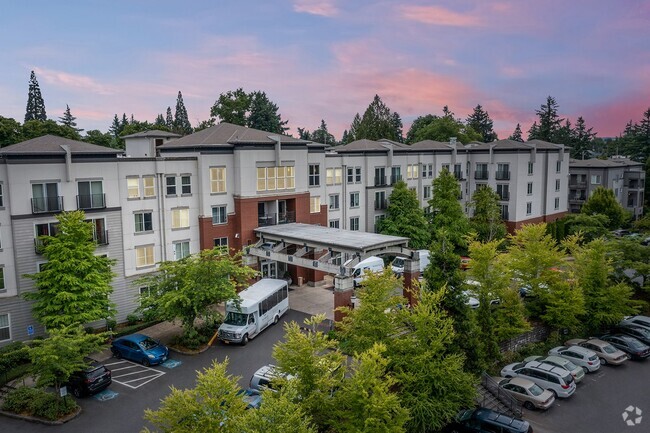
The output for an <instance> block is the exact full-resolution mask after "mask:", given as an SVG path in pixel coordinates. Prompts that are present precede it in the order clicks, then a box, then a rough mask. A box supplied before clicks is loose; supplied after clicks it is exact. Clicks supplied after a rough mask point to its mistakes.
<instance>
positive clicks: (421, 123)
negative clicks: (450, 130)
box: [406, 114, 438, 144]
mask: <svg viewBox="0 0 650 433" xmlns="http://www.w3.org/2000/svg"><path fill="white" fill-rule="evenodd" d="M437 118H438V116H435V115H433V114H427V115H426V116H419V117H417V118H416V119H415V120H414V121H413V123H411V127H410V128H409V131H408V132H407V133H406V143H408V144H413V143H415V142H416V141H417V140H416V139H415V137H416V135H417V134H418V132H419V131H420V129H422V128H424V127H425V126H427V125H428V124H429V123H431V122H432V121H433V120H435V119H437Z"/></svg>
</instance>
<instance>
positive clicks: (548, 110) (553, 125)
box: [529, 96, 564, 143]
mask: <svg viewBox="0 0 650 433" xmlns="http://www.w3.org/2000/svg"><path fill="white" fill-rule="evenodd" d="M558 108H559V105H558V103H557V101H556V100H555V98H553V97H552V96H548V97H547V98H546V104H542V105H541V106H540V108H539V110H535V114H537V116H538V117H539V132H538V134H537V137H535V138H538V139H539V140H544V141H548V142H551V143H556V142H557V141H556V139H557V137H556V134H557V133H558V131H559V130H560V128H561V125H562V122H564V119H563V118H560V116H559V115H558V113H557V110H558ZM529 134H530V133H529Z"/></svg>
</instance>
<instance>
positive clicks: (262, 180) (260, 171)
mask: <svg viewBox="0 0 650 433" xmlns="http://www.w3.org/2000/svg"><path fill="white" fill-rule="evenodd" d="M257 190H258V191H266V168H265V167H258V168H257Z"/></svg>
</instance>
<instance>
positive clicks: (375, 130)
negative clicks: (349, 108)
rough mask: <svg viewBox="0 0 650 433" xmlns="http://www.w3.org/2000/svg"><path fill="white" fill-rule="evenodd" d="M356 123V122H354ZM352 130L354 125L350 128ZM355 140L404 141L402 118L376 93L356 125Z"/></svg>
mask: <svg viewBox="0 0 650 433" xmlns="http://www.w3.org/2000/svg"><path fill="white" fill-rule="evenodd" d="M353 123H354V122H353ZM350 129H351V130H352V127H351V128H350ZM354 137H355V140H360V139H363V138H365V139H368V140H380V139H382V138H386V139H389V140H394V141H398V142H401V141H402V120H401V118H400V117H399V114H397V113H393V112H391V110H390V108H388V106H387V105H386V104H384V102H383V101H382V100H381V98H380V97H379V95H375V97H374V98H373V100H372V102H371V103H370V105H368V108H367V109H366V111H365V112H364V113H363V117H361V121H360V122H359V124H358V125H355V127H354Z"/></svg>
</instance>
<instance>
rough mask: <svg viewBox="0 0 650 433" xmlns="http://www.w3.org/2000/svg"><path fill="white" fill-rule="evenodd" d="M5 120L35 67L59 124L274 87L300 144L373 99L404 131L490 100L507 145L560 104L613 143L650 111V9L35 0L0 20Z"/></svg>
mask: <svg viewBox="0 0 650 433" xmlns="http://www.w3.org/2000/svg"><path fill="white" fill-rule="evenodd" d="M0 40H1V41H2V54H1V58H2V61H1V62H0V115H2V116H5V117H13V118H15V119H16V120H18V121H20V122H22V121H23V119H24V115H25V105H26V102H27V89H28V81H29V73H30V70H32V69H33V70H34V71H35V72H36V74H37V78H38V80H39V83H40V87H41V91H42V93H43V97H44V99H45V106H46V109H47V114H48V116H49V117H50V118H58V117H59V116H61V115H62V113H63V110H64V109H65V105H66V104H69V105H70V109H71V111H72V114H73V115H74V116H76V117H77V118H78V119H77V123H78V125H79V127H81V128H85V129H87V130H88V129H100V130H102V131H106V130H107V129H108V127H109V125H110V123H111V119H112V117H113V114H115V113H118V114H119V115H121V114H122V113H126V114H127V116H130V115H131V114H133V115H134V116H135V118H136V119H138V120H149V121H153V120H154V119H155V117H156V115H157V114H158V113H164V112H165V111H166V108H167V106H171V107H172V110H173V109H174V105H175V102H176V94H177V92H178V91H179V90H180V91H182V92H183V96H184V99H185V105H186V107H187V110H188V113H189V117H190V121H191V122H192V124H194V125H195V124H197V123H198V122H199V121H200V120H206V119H207V118H209V113H210V107H211V106H212V104H214V101H215V100H216V99H217V97H218V96H219V94H220V93H223V92H226V91H228V90H234V89H236V88H238V87H242V88H244V90H246V91H249V92H250V91H254V90H262V91H265V92H266V93H267V95H268V97H269V98H270V99H271V100H272V101H274V102H275V103H276V104H277V105H278V106H279V108H280V113H281V115H282V118H283V119H284V120H288V121H289V124H288V126H289V127H290V128H291V132H294V133H295V130H296V128H297V127H304V128H307V129H309V130H313V129H316V128H317V127H318V126H319V124H320V120H321V119H325V121H326V122H327V124H328V126H329V129H330V132H332V133H334V135H335V136H336V138H337V139H340V137H341V133H342V132H343V130H344V129H346V128H348V127H349V125H350V122H351V121H352V118H353V117H354V115H355V113H357V112H359V113H361V114H362V113H363V111H364V110H365V109H366V107H367V106H368V104H369V103H370V102H371V100H372V98H373V96H374V95H375V94H379V96H380V97H381V98H382V99H383V101H384V102H385V103H386V104H387V105H388V106H389V107H390V108H391V110H393V111H397V112H398V113H399V114H400V115H401V117H402V120H403V122H404V124H405V130H404V133H406V131H407V128H408V126H409V125H410V123H411V122H412V121H413V119H415V118H416V117H417V116H420V115H425V114H428V113H432V114H441V112H442V107H443V106H444V105H449V107H450V108H451V110H452V111H453V112H455V113H456V115H457V116H458V117H462V118H465V117H467V115H468V114H469V113H470V112H471V110H472V108H473V107H474V106H475V105H476V104H481V105H483V107H484V108H485V109H487V111H488V112H489V114H490V116H491V117H492V119H493V120H494V123H495V129H496V130H497V132H498V133H499V136H500V137H501V138H506V137H507V136H508V135H509V134H510V133H511V132H512V130H513V129H514V127H515V125H516V124H517V123H521V124H522V129H523V130H524V132H526V131H527V130H528V128H529V127H530V124H531V123H532V122H533V120H534V118H535V109H537V108H539V106H540V104H542V103H544V101H545V99H546V96H548V95H552V96H554V97H555V98H556V99H557V101H558V103H559V105H560V114H561V115H562V116H563V117H568V118H569V119H570V120H571V121H572V122H575V119H576V118H577V117H578V116H583V117H584V118H585V121H586V122H587V125H588V126H593V127H594V130H595V131H597V132H598V134H599V136H601V137H607V136H615V135H617V134H619V133H620V132H621V131H622V130H623V128H624V126H625V123H626V122H627V121H629V120H633V121H638V120H640V118H641V115H642V113H643V111H644V110H646V109H647V108H648V107H650V1H647V0H617V1H613V0H591V1H587V0H573V1H566V0H562V1H559V0H544V1H526V0H512V1H489V0H476V1H469V0H448V1H428V2H427V1H417V0H402V1H389V0H384V1H354V0H347V1H344V0H339V1H337V0H316V1H311V0H266V1H242V0H239V1H218V0H211V1H210V0H202V1H198V0H197V1H191V0H189V1H184V2H181V1H153V0H150V1H135V0H131V1H121V0H119V1H118V0H114V1H89V0H85V1H63V2H55V1H51V0H48V1H40V0H39V1H29V2H17V1H7V2H3V4H2V8H0Z"/></svg>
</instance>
